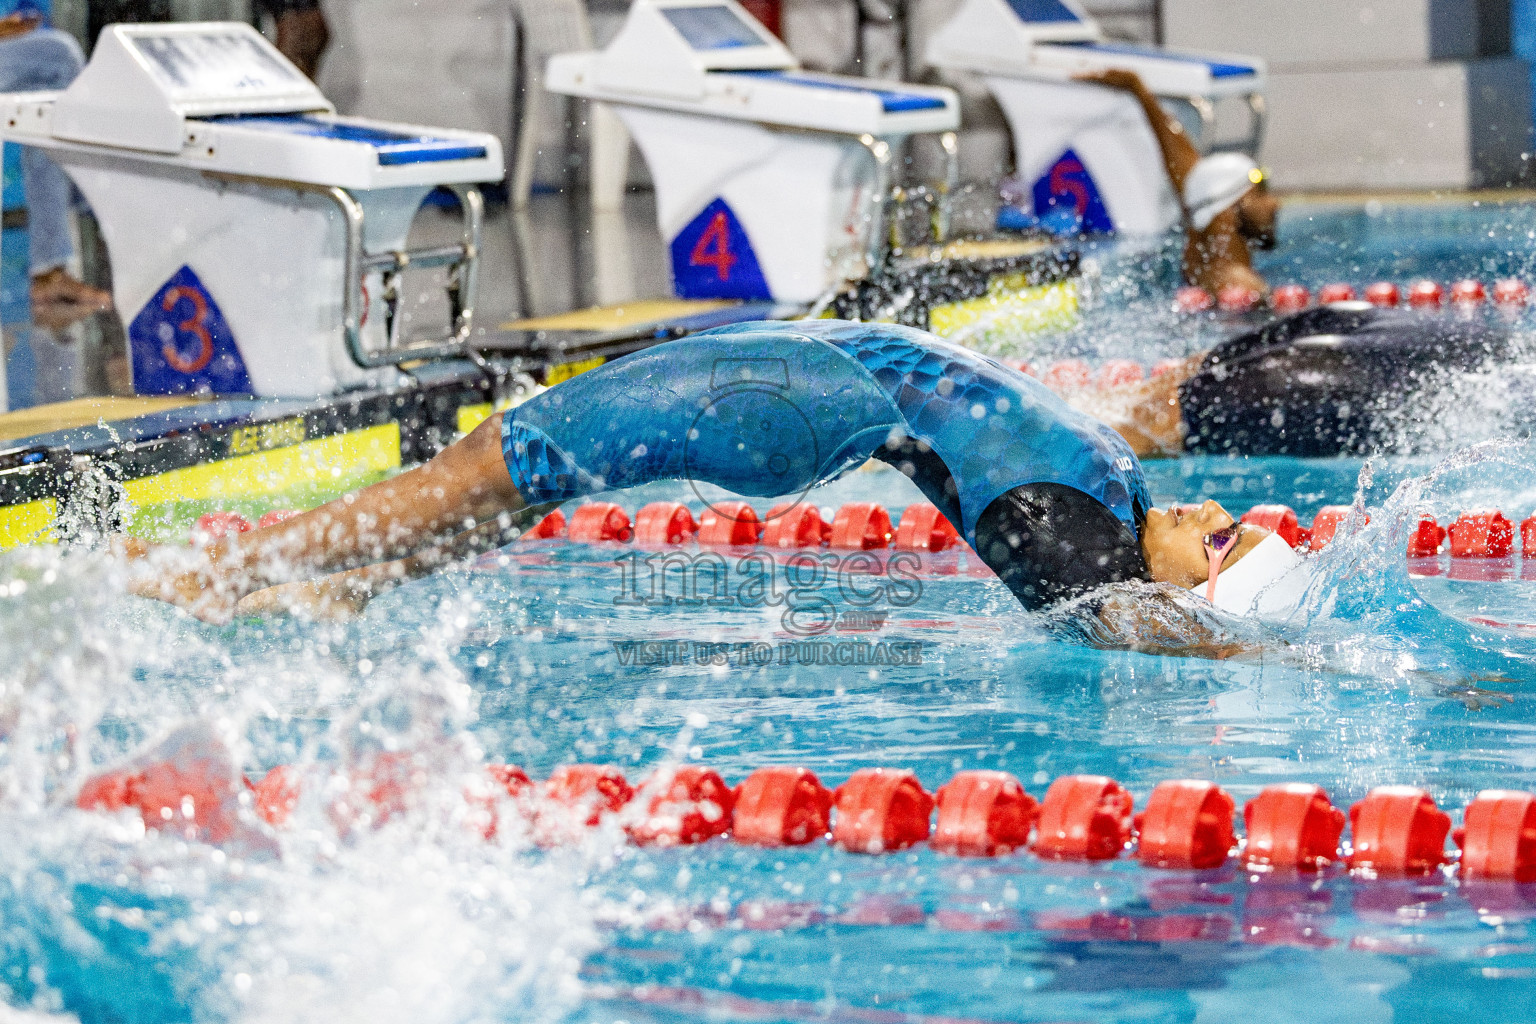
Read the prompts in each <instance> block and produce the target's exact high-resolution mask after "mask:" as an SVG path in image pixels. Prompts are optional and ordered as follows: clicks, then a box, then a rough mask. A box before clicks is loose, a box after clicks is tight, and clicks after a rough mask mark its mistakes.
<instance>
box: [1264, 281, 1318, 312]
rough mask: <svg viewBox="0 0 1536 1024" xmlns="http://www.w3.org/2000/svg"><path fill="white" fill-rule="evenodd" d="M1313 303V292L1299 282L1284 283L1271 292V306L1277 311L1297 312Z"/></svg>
mask: <svg viewBox="0 0 1536 1024" xmlns="http://www.w3.org/2000/svg"><path fill="white" fill-rule="evenodd" d="M1310 305H1312V293H1311V292H1309V291H1307V289H1306V288H1305V287H1304V286H1302V285H1299V284H1283V285H1281V286H1280V287H1278V288H1276V289H1275V290H1274V291H1272V292H1270V293H1269V308H1270V309H1273V310H1274V311H1275V312H1276V313H1296V312H1300V311H1301V310H1303V309H1306V308H1307V307H1308V306H1310Z"/></svg>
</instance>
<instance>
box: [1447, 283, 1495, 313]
mask: <svg viewBox="0 0 1536 1024" xmlns="http://www.w3.org/2000/svg"><path fill="white" fill-rule="evenodd" d="M1451 301H1452V302H1453V303H1455V304H1456V305H1458V306H1480V305H1482V304H1483V303H1484V302H1487V301H1488V291H1487V289H1485V288H1484V287H1483V282H1481V281H1479V280H1477V279H1475V278H1470V277H1467V278H1463V279H1462V280H1460V281H1457V282H1456V283H1455V284H1453V285H1451Z"/></svg>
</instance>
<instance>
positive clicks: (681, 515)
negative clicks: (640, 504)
mask: <svg viewBox="0 0 1536 1024" xmlns="http://www.w3.org/2000/svg"><path fill="white" fill-rule="evenodd" d="M698 532H699V525H698V524H697V523H695V522H694V521H693V513H692V512H690V511H688V506H686V505H684V504H682V503H681V502H677V501H653V502H651V503H650V504H649V505H647V506H645V507H644V508H642V509H641V510H640V511H639V512H636V513H635V543H636V544H638V545H640V546H641V547H647V548H662V547H673V546H675V545H678V544H686V543H688V542H689V541H690V540H692V539H693V535H694V534H696V533H698Z"/></svg>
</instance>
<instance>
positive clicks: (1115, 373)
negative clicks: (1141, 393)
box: [1093, 359, 1147, 390]
mask: <svg viewBox="0 0 1536 1024" xmlns="http://www.w3.org/2000/svg"><path fill="white" fill-rule="evenodd" d="M1146 379H1147V371H1146V369H1145V368H1144V367H1142V365H1141V364H1140V363H1138V362H1135V361H1134V360H1131V359H1108V360H1105V362H1104V364H1103V365H1102V366H1100V367H1099V372H1098V373H1097V374H1096V375H1095V376H1094V378H1093V386H1094V387H1097V388H1104V389H1106V390H1108V389H1110V388H1123V387H1127V386H1129V385H1131V384H1140V383H1141V382H1142V381H1144V380H1146Z"/></svg>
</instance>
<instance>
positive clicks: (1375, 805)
mask: <svg viewBox="0 0 1536 1024" xmlns="http://www.w3.org/2000/svg"><path fill="white" fill-rule="evenodd" d="M1349 830H1350V838H1351V841H1352V843H1353V845H1354V850H1353V852H1352V853H1351V854H1350V856H1349V867H1350V870H1351V871H1363V872H1368V873H1370V874H1375V875H1426V874H1429V873H1430V872H1431V871H1434V870H1435V869H1436V868H1438V867H1439V866H1440V865H1441V864H1444V863H1445V836H1446V833H1447V832H1449V831H1450V830H1451V819H1450V816H1449V815H1448V814H1446V813H1445V812H1444V811H1442V810H1440V808H1438V807H1436V806H1435V801H1434V798H1433V797H1431V796H1430V795H1429V794H1428V793H1426V792H1424V790H1422V789H1419V788H1417V787H1415V786H1377V787H1376V788H1375V789H1373V790H1371V791H1370V792H1369V793H1367V794H1366V797H1365V799H1364V800H1361V801H1360V802H1359V803H1357V804H1355V805H1354V806H1353V807H1351V808H1350V809H1349Z"/></svg>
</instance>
